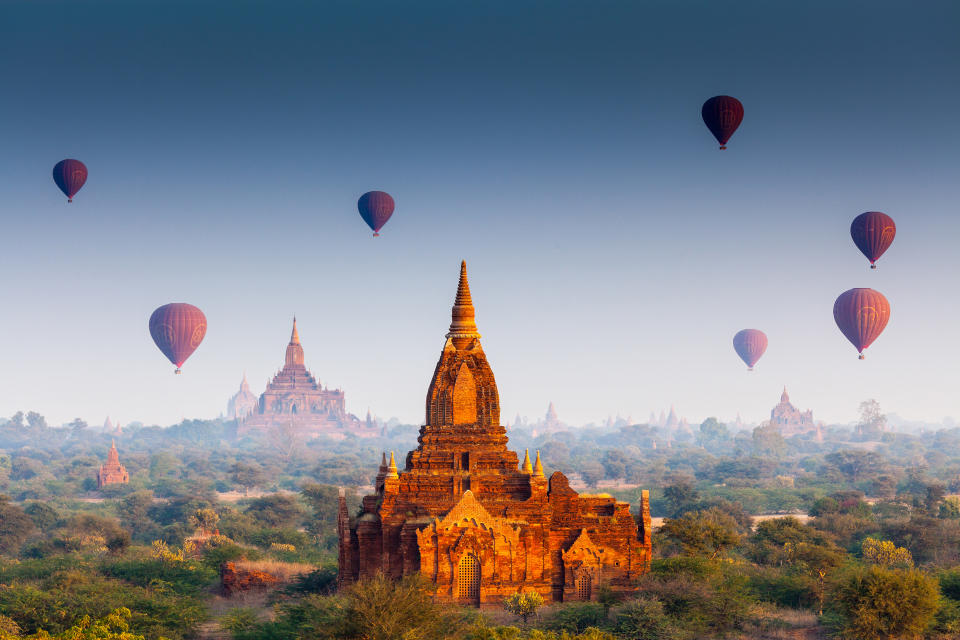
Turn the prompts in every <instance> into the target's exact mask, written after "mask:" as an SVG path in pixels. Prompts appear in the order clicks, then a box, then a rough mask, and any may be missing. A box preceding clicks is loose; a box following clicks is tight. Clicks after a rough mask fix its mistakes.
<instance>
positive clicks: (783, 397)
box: [780, 385, 790, 404]
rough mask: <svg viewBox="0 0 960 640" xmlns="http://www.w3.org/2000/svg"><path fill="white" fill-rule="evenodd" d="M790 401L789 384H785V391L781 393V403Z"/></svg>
mask: <svg viewBox="0 0 960 640" xmlns="http://www.w3.org/2000/svg"><path fill="white" fill-rule="evenodd" d="M788 402H790V396H789V394H787V386H786V385H784V386H783V393H781V394H780V403H781V404H787V403H788Z"/></svg>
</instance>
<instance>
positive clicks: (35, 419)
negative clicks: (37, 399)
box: [27, 411, 47, 430]
mask: <svg viewBox="0 0 960 640" xmlns="http://www.w3.org/2000/svg"><path fill="white" fill-rule="evenodd" d="M27 424H28V425H30V428H31V429H33V430H39V429H46V428H47V419H46V418H44V417H43V416H42V415H40V414H39V413H37V412H36V411H30V412H28V413H27Z"/></svg>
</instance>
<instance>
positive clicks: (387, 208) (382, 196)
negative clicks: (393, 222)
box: [357, 191, 394, 236]
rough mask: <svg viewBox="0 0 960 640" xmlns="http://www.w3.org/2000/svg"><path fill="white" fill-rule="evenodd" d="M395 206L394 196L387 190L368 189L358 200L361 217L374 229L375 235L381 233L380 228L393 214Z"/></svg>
mask: <svg viewBox="0 0 960 640" xmlns="http://www.w3.org/2000/svg"><path fill="white" fill-rule="evenodd" d="M393 207H394V204H393V198H392V197H391V196H390V194H389V193H387V192H386V191H368V192H366V193H365V194H363V195H362V196H360V200H359V201H357V209H359V210H360V217H361V218H363V221H364V222H366V223H367V224H368V225H369V226H370V228H371V229H373V235H375V236H378V235H380V229H382V228H383V225H385V224H387V220H389V219H390V216H392V215H393Z"/></svg>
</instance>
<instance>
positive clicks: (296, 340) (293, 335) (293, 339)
mask: <svg viewBox="0 0 960 640" xmlns="http://www.w3.org/2000/svg"><path fill="white" fill-rule="evenodd" d="M290 344H300V334H299V333H297V316H293V331H291V332H290Z"/></svg>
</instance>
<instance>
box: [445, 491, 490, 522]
mask: <svg viewBox="0 0 960 640" xmlns="http://www.w3.org/2000/svg"><path fill="white" fill-rule="evenodd" d="M469 521H473V523H474V525H479V524H485V525H486V526H487V528H488V529H493V528H496V527H497V525H499V524H500V523H499V519H498V518H495V517H493V516H492V515H490V512H489V511H487V510H486V509H484V508H483V505H482V504H480V501H479V500H477V498H476V496H474V495H473V492H472V491H470V490H469V489H467V490H466V491H464V492H463V495H462V496H460V501H459V502H458V503H457V504H455V505H453V508H452V509H450V511H448V512H447V515H445V516H444V517H443V520H440V521H439V522H437V525H436V528H437V530H440V529H448V528H450V527H454V526H457V525H459V524H461V523H464V522H469Z"/></svg>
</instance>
